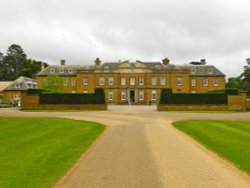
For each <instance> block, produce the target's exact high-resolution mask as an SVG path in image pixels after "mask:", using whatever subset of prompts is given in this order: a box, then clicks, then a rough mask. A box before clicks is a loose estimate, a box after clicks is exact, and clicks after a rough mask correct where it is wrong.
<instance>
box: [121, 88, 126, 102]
mask: <svg viewBox="0 0 250 188" xmlns="http://www.w3.org/2000/svg"><path fill="white" fill-rule="evenodd" d="M126 93H127V92H126V90H121V100H122V101H125V100H126Z"/></svg>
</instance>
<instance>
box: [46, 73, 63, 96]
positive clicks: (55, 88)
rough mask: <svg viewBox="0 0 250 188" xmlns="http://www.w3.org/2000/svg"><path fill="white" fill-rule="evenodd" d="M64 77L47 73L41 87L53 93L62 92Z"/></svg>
mask: <svg viewBox="0 0 250 188" xmlns="http://www.w3.org/2000/svg"><path fill="white" fill-rule="evenodd" d="M63 84H64V78H62V77H59V76H57V75H48V76H47V78H46V79H45V80H44V82H43V89H44V90H47V91H49V92H53V93H63V92H64V86H63Z"/></svg>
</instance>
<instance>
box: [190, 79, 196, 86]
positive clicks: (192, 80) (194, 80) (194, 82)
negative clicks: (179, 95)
mask: <svg viewBox="0 0 250 188" xmlns="http://www.w3.org/2000/svg"><path fill="white" fill-rule="evenodd" d="M191 86H196V79H195V78H191Z"/></svg>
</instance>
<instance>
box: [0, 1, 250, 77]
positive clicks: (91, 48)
mask: <svg viewBox="0 0 250 188" xmlns="http://www.w3.org/2000/svg"><path fill="white" fill-rule="evenodd" d="M0 1H1V0H0ZM2 4H3V5H4V6H1V7H0V28H1V29H0V39H1V43H0V51H1V52H5V50H6V49H7V47H8V46H9V45H10V44H12V43H18V44H20V45H21V46H22V47H23V48H24V49H25V51H26V53H27V54H28V56H29V57H33V58H37V59H40V60H44V61H47V62H48V63H50V64H55V63H58V61H59V59H61V58H65V59H66V60H67V62H68V63H70V64H90V63H92V62H93V60H94V58H95V57H97V56H98V57H100V58H101V59H103V60H104V61H116V60H118V59H122V60H124V59H130V60H135V59H143V60H160V59H162V58H164V57H169V58H170V59H171V60H172V62H173V63H178V64H183V63H188V62H189V61H192V60H199V59H201V58H206V59H207V60H208V62H209V63H210V64H215V65H216V66H218V67H219V68H221V69H222V71H223V72H224V73H225V74H227V75H229V76H236V75H238V74H239V73H240V72H241V71H242V67H243V66H244V64H245V59H246V58H248V57H249V54H250V48H249V43H250V35H249V31H250V22H249V21H248V18H249V17H250V13H249V10H248V7H249V5H250V2H249V1H247V0H220V1H218V0H211V1H200V0H186V1H183V0H175V1H171V0H154V1H153V0H136V1H134V0H127V1H124V0H106V1H97V0H91V1H89V0H72V1H66V0H53V1H48V0H43V1H42V0H36V1H32V0H20V1H18V0H9V1H6V2H4V3H3V2H2Z"/></svg>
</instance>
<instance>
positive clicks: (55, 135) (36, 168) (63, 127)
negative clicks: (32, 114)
mask: <svg viewBox="0 0 250 188" xmlns="http://www.w3.org/2000/svg"><path fill="white" fill-rule="evenodd" d="M104 128H105V127H104V126H103V125H101V124H98V123H93V122H87V121H76V120H68V119H61V118H3V117H0V146H1V147H0V187H1V188H2V187H3V188H6V187H8V188H15V187H25V188H29V187H30V188H34V187H36V188H38V187H51V186H52V185H53V184H55V183H56V182H57V181H58V180H59V179H60V177H61V176H63V175H64V174H65V172H67V170H69V168H70V167H72V165H74V163H75V162H76V161H77V160H78V159H79V158H80V156H81V155H82V154H83V153H84V151H86V149H87V148H88V147H89V146H90V145H91V144H92V143H93V142H94V140H95V139H96V138H97V137H98V136H100V134H101V133H102V132H103V131H104Z"/></svg>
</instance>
